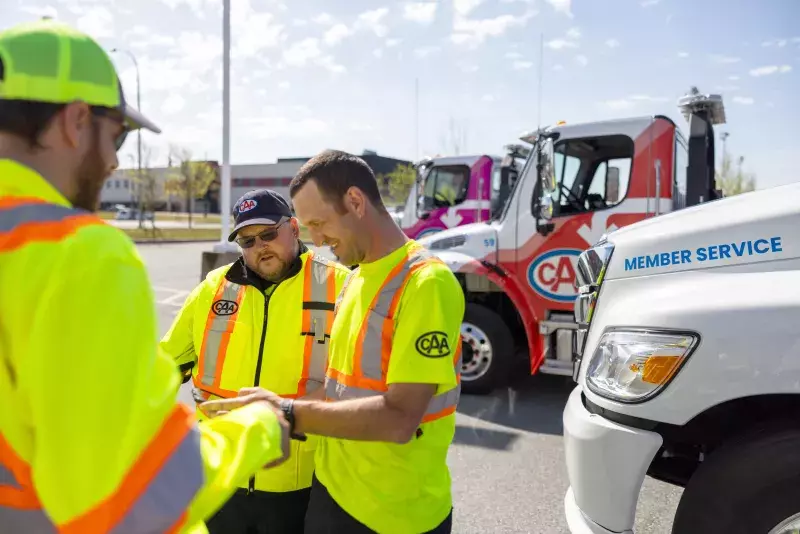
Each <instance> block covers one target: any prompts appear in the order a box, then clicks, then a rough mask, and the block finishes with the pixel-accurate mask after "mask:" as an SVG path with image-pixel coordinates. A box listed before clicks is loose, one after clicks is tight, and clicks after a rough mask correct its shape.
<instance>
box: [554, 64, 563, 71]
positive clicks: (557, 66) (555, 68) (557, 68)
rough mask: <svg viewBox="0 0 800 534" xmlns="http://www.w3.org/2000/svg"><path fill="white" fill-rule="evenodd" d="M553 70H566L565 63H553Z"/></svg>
mask: <svg viewBox="0 0 800 534" xmlns="http://www.w3.org/2000/svg"><path fill="white" fill-rule="evenodd" d="M553 70H564V65H561V64H558V65H553Z"/></svg>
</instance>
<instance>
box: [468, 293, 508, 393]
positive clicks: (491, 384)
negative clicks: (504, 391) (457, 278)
mask: <svg viewBox="0 0 800 534" xmlns="http://www.w3.org/2000/svg"><path fill="white" fill-rule="evenodd" d="M513 354H514V345H513V343H512V340H511V331H510V330H509V329H508V327H507V326H506V324H505V323H504V322H503V318H502V317H500V316H499V315H498V314H497V313H495V312H493V311H492V310H490V309H489V308H487V307H485V306H481V305H480V304H475V303H473V302H468V303H467V305H466V308H465V310H464V321H463V322H462V323H461V358H462V360H461V361H462V363H461V389H462V391H463V392H464V393H468V394H475V395H482V394H486V393H490V392H491V391H492V390H494V389H495V388H497V387H502V386H504V385H505V384H506V380H507V378H508V372H509V368H510V364H511V361H512V357H513Z"/></svg>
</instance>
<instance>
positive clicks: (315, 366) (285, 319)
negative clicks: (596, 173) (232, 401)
mask: <svg viewBox="0 0 800 534" xmlns="http://www.w3.org/2000/svg"><path fill="white" fill-rule="evenodd" d="M233 216H234V228H233V232H232V233H231V235H230V236H229V237H228V240H229V241H235V242H236V243H237V244H238V245H239V247H240V248H241V251H242V256H241V257H240V258H239V259H238V260H237V261H235V262H233V263H231V264H228V265H225V266H223V267H220V268H218V269H216V270H214V271H211V272H210V273H209V274H208V276H207V277H206V279H205V280H204V281H203V282H201V283H200V285H199V286H197V287H196V288H195V290H194V291H192V293H191V294H190V295H189V297H188V298H187V300H186V303H185V304H184V306H183V308H182V309H181V311H180V312H179V314H178V316H177V317H176V318H175V321H174V323H173V325H172V328H170V330H169V332H167V334H166V335H165V336H164V338H163V339H162V341H161V343H160V345H159V349H160V351H161V352H162V353H165V354H166V355H167V356H169V357H171V358H172V359H173V360H175V362H176V363H177V364H178V366H179V367H180V369H181V371H182V373H183V376H184V382H187V381H189V380H191V381H192V384H193V388H192V389H193V394H194V398H195V401H196V402H198V403H202V402H204V401H206V400H214V399H219V398H228V397H236V396H237V394H238V393H239V391H240V390H243V389H245V390H246V388H253V387H262V388H264V389H268V390H270V391H275V392H279V391H282V392H284V393H285V395H282V396H283V397H287V401H286V403H285V405H284V406H282V408H283V409H284V413H285V414H286V416H287V417H289V418H291V416H292V406H291V402H293V399H299V398H306V399H308V398H311V399H314V398H319V399H322V398H324V389H323V388H322V387H321V386H322V385H323V383H324V380H325V378H324V377H325V366H326V363H327V360H328V344H329V340H330V331H331V325H332V324H333V308H334V303H335V299H336V295H337V294H338V293H339V292H340V291H341V289H342V285H343V284H344V279H345V277H346V276H347V274H348V272H349V270H348V269H347V268H346V267H344V266H342V265H340V264H338V263H335V262H332V261H330V260H327V259H326V258H323V257H321V256H320V255H318V254H314V253H313V252H312V251H310V250H309V249H308V248H307V247H306V246H305V245H304V244H303V243H302V242H301V241H300V239H299V235H300V230H299V226H298V222H297V219H296V218H295V217H294V216H293V214H292V209H291V207H290V206H289V203H288V202H287V201H286V199H284V198H283V197H282V196H281V195H279V194H278V193H276V192H275V191H272V190H269V189H259V190H256V191H250V192H249V193H247V194H245V195H243V196H242V197H241V198H240V199H239V200H238V201H237V202H236V205H235V206H234V208H233ZM198 413H200V414H202V413H203V412H202V406H201V407H200V409H199V410H198ZM290 424H291V423H290ZM294 437H295V438H297V439H293V440H292V445H291V451H290V454H289V459H288V460H287V461H286V462H285V463H284V464H282V465H279V466H277V467H272V468H270V469H264V470H261V471H259V472H258V473H257V474H256V476H255V477H253V478H251V479H250V480H249V481H245V482H244V484H242V486H241V487H240V488H239V490H238V491H237V492H236V494H235V495H234V496H233V497H232V498H231V500H230V501H228V502H227V503H226V504H225V506H223V507H222V508H221V509H220V511H219V512H218V513H217V515H215V516H214V517H213V518H211V520H210V521H208V529H209V531H210V532H211V534H216V533H225V534H239V533H241V534H245V533H246V532H251V531H252V532H269V533H270V534H273V533H286V534H294V533H297V532H303V528H304V518H305V513H306V508H307V506H308V499H309V496H310V493H311V480H312V473H313V472H314V467H315V465H314V454H315V449H316V446H317V440H318V438H317V437H315V436H308V438H307V439H306V438H305V437H303V436H294ZM250 529H253V530H250ZM264 529H266V530H264Z"/></svg>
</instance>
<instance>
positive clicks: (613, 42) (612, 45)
mask: <svg viewBox="0 0 800 534" xmlns="http://www.w3.org/2000/svg"><path fill="white" fill-rule="evenodd" d="M606 46H607V47H609V48H617V47H618V46H619V41H617V40H616V39H608V40H607V41H606Z"/></svg>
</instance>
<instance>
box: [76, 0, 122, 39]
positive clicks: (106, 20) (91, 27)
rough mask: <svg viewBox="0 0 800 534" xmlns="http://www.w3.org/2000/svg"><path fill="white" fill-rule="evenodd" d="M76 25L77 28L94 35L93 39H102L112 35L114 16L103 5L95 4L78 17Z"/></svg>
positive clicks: (113, 32)
mask: <svg viewBox="0 0 800 534" xmlns="http://www.w3.org/2000/svg"><path fill="white" fill-rule="evenodd" d="M76 26H77V27H78V29H79V30H81V31H84V32H86V33H88V34H89V35H91V36H92V37H94V38H95V39H103V38H105V37H113V36H114V35H115V33H116V32H115V31H114V17H113V15H111V11H109V10H108V9H107V8H105V7H104V6H95V7H92V8H91V9H90V10H87V11H86V14H84V15H81V17H80V18H78V22H77V23H76Z"/></svg>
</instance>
